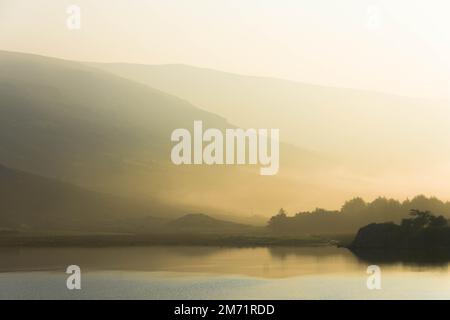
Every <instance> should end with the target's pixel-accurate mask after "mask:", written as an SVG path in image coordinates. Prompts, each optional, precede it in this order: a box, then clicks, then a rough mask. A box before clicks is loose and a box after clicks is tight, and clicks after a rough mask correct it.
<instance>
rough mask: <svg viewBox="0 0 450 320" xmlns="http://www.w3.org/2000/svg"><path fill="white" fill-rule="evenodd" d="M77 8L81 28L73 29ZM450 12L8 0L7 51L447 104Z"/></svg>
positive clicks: (199, 0) (325, 0)
mask: <svg viewBox="0 0 450 320" xmlns="http://www.w3.org/2000/svg"><path fill="white" fill-rule="evenodd" d="M69 4H76V5H79V6H80V8H81V18H82V24H81V26H82V28H81V30H79V31H69V30H68V29H67V28H66V24H65V21H66V19H67V13H66V7H67V6H68V5H69ZM449 11H450V3H449V2H448V1H445V0H420V1H410V0H394V1H392V0H390V1H387V0H386V1H380V0H378V1H377V0H374V1H366V0H346V1H334V0H315V1H299V0H283V1H274V0H272V1H268V0H245V1H242V0H214V1H211V0H193V1H189V0H151V1H150V0H115V1H114V0H71V1H67V0H64V1H60V0H40V1H30V0H0V49H2V50H12V51H22V52H31V53H40V54H44V55H49V56H57V57H62V58H68V59H74V60H89V61H105V62H134V63H145V64H169V63H182V64H189V65H194V66H202V67H208V68H213V69H219V70H224V71H229V72H235V73H241V74H250V75H262V76H271V77H279V78H286V79H292V80H297V81H303V82H308V83H315V84H323V85H333V86H343V87H352V88H364V89H370V90H378V91H385V92H394V93H398V94H402V95H407V96H428V97H438V98H449V97H450V90H449V85H448V83H450V69H449V68H450V20H449V19H448V12H449ZM374 19H375V20H374ZM374 21H375V22H374Z"/></svg>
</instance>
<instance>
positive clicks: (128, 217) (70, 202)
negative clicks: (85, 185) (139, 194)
mask: <svg viewBox="0 0 450 320" xmlns="http://www.w3.org/2000/svg"><path fill="white" fill-rule="evenodd" d="M0 199H2V201H0V229H13V230H23V231H78V232H101V231H103V232H135V231H136V230H138V229H136V226H137V225H140V226H141V230H147V231H150V230H154V229H155V228H157V227H158V225H160V224H162V223H164V222H165V221H164V220H162V219H160V218H155V217H152V216H150V214H158V213H160V212H158V210H161V206H158V204H156V203H154V204H152V205H151V206H150V205H149V204H148V203H146V204H144V203H140V202H137V201H132V200H130V199H124V198H120V197H116V196H112V195H107V194H101V193H96V192H92V191H88V190H85V189H82V188H80V187H77V186H73V185H70V184H68V183H64V182H61V181H57V180H53V179H48V178H44V177H41V176H37V175H34V174H29V173H26V172H22V171H18V170H13V169H10V168H7V167H5V166H2V165H0ZM163 208H164V210H167V208H166V207H163ZM175 212H176V211H175Z"/></svg>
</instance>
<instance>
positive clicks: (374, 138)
mask: <svg viewBox="0 0 450 320" xmlns="http://www.w3.org/2000/svg"><path fill="white" fill-rule="evenodd" d="M95 66H96V67H97V68H101V69H103V70H106V71H108V72H111V73H113V74H116V75H120V76H122V77H125V78H128V79H132V80H134V81H138V82H140V83H143V84H147V85H149V86H151V87H153V88H157V89H160V90H163V91H165V92H168V93H171V94H174V95H176V96H178V97H181V98H183V99H186V100H187V101H190V102H191V103H193V104H195V105H196V106H198V107H200V108H202V109H204V110H206V111H209V112H213V113H215V114H218V115H221V116H223V117H225V118H226V119H228V120H229V121H230V122H232V123H233V124H235V125H238V126H242V127H263V128H264V127H275V128H280V130H281V131H280V132H281V133H282V139H283V141H285V142H288V143H290V144H292V145H295V146H297V147H301V148H304V149H307V150H315V151H316V152H319V153H321V154H327V155H328V156H329V157H330V158H331V159H332V162H333V164H334V165H336V167H337V169H335V170H334V171H330V170H324V174H323V178H322V180H321V182H322V187H325V185H327V186H333V187H334V189H333V190H330V191H329V192H328V191H325V193H327V195H328V196H329V197H330V195H336V194H338V193H341V194H340V195H338V196H335V199H321V201H320V202H319V203H318V204H317V203H316V205H320V206H324V207H326V208H337V205H338V203H339V202H342V201H344V200H345V197H344V198H343V193H345V190H348V189H352V190H353V193H352V194H348V195H347V197H350V196H353V195H355V193H357V194H358V195H361V196H364V197H370V198H374V197H376V196H378V195H379V194H380V191H383V193H384V194H386V195H389V196H393V197H397V198H406V197H408V196H412V195H415V194H420V193H431V194H435V195H436V196H440V197H447V195H446V193H445V192H444V191H443V190H445V189H448V188H450V169H449V167H448V165H447V164H448V159H449V158H450V140H449V139H448V135H449V130H448V128H450V102H449V101H444V100H433V99H419V98H409V97H402V96H396V95H392V94H384V93H380V92H371V91H364V90H355V89H351V88H336V87H327V86H320V85H312V84H308V83H300V82H295V81H288V80H283V79H276V78H270V77H258V76H245V75H239V74H233V73H229V72H222V71H217V70H211V69H206V68H199V67H193V66H188V65H140V64H127V63H113V64H95ZM424 176H427V177H429V179H427V180H426V181H424V180H423V179H422V177H424ZM444 177H445V178H444ZM436 180H445V182H441V183H442V184H443V185H440V186H439V187H436V185H435V181H436ZM440 190H442V191H440ZM356 191H357V192H356ZM302 192H303V190H302V191H301V192H299V193H300V194H301V193H302ZM319 192H320V191H319ZM310 196H312V195H310ZM338 199H340V200H338ZM302 202H303V199H302Z"/></svg>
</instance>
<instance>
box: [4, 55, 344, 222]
mask: <svg viewBox="0 0 450 320" xmlns="http://www.w3.org/2000/svg"><path fill="white" fill-rule="evenodd" d="M0 69H1V70H2V72H1V73H0V162H1V163H4V164H6V165H7V166H9V167H13V168H16V169H19V170H24V171H27V172H31V173H36V174H39V175H42V176H45V177H50V178H56V179H58V180H62V181H67V182H70V183H73V184H76V185H80V186H82V187H84V188H88V189H92V190H95V191H100V192H105V193H111V194H116V195H120V196H130V197H138V198H140V199H144V200H149V202H150V203H153V202H155V201H158V202H162V203H166V204H167V205H168V206H169V207H173V206H177V207H179V208H182V209H183V210H184V212H186V211H190V212H192V211H202V212H208V213H213V214H222V215H223V214H228V213H235V214H236V215H239V214H240V215H242V214H247V215H251V214H265V215H269V214H272V213H273V212H274V211H276V210H277V208H278V207H279V206H280V204H284V205H286V206H287V207H289V203H292V204H294V203H298V202H299V201H305V205H307V204H308V203H310V204H312V203H314V202H318V198H319V197H322V196H321V194H322V193H321V192H318V189H320V190H323V189H324V187H323V186H320V185H319V182H318V181H317V180H315V179H314V178H313V175H315V174H320V175H323V174H326V171H324V170H322V168H323V167H325V166H327V160H324V159H323V158H321V156H320V155H318V154H315V153H312V152H308V151H305V150H300V149H297V148H292V147H290V146H286V145H285V146H282V147H281V151H280V152H281V155H280V157H281V167H280V174H279V175H277V176H272V177H262V176H260V175H259V166H176V165H174V164H173V163H172V162H171V161H170V150H171V148H172V146H173V143H172V142H171V141H170V135H171V133H172V131H173V130H174V129H177V128H188V129H191V130H192V126H193V121H194V120H202V121H203V123H204V127H205V128H206V127H214V128H219V129H224V128H230V127H233V126H232V125H231V124H229V123H228V122H227V121H226V120H224V119H223V118H221V117H219V116H216V115H214V114H211V113H209V112H206V111H203V110H201V109H198V108H196V107H194V106H193V105H191V104H189V103H188V102H186V101H184V100H181V99H179V98H177V97H175V96H172V95H169V94H166V93H164V92H161V91H159V90H156V89H152V88H150V87H148V86H147V85H143V84H139V83H137V82H134V81H131V80H128V79H125V78H122V77H119V76H116V75H113V74H111V73H108V72H105V71H102V70H98V69H95V68H92V67H89V66H86V65H84V64H81V63H77V62H72V61H65V60H59V59H54V58H47V57H42V56H35V55H29V54H21V53H11V52H0ZM293 170H294V171H295V172H294V171H293ZM298 190H303V191H304V192H303V193H302V196H301V198H300V199H299V196H298ZM346 196H347V194H346ZM169 211H170V210H167V212H166V213H165V214H169ZM252 212H254V213H252Z"/></svg>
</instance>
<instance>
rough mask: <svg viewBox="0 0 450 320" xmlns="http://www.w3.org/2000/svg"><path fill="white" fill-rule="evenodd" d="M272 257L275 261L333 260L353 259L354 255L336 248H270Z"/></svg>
mask: <svg viewBox="0 0 450 320" xmlns="http://www.w3.org/2000/svg"><path fill="white" fill-rule="evenodd" d="M268 250H269V253H270V255H271V256H272V258H275V259H281V260H284V259H287V258H289V257H294V258H303V257H308V258H317V259H332V258H336V257H343V258H347V257H350V258H352V257H353V256H352V254H351V253H350V252H349V251H348V250H347V249H345V248H336V247H269V248H268Z"/></svg>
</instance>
